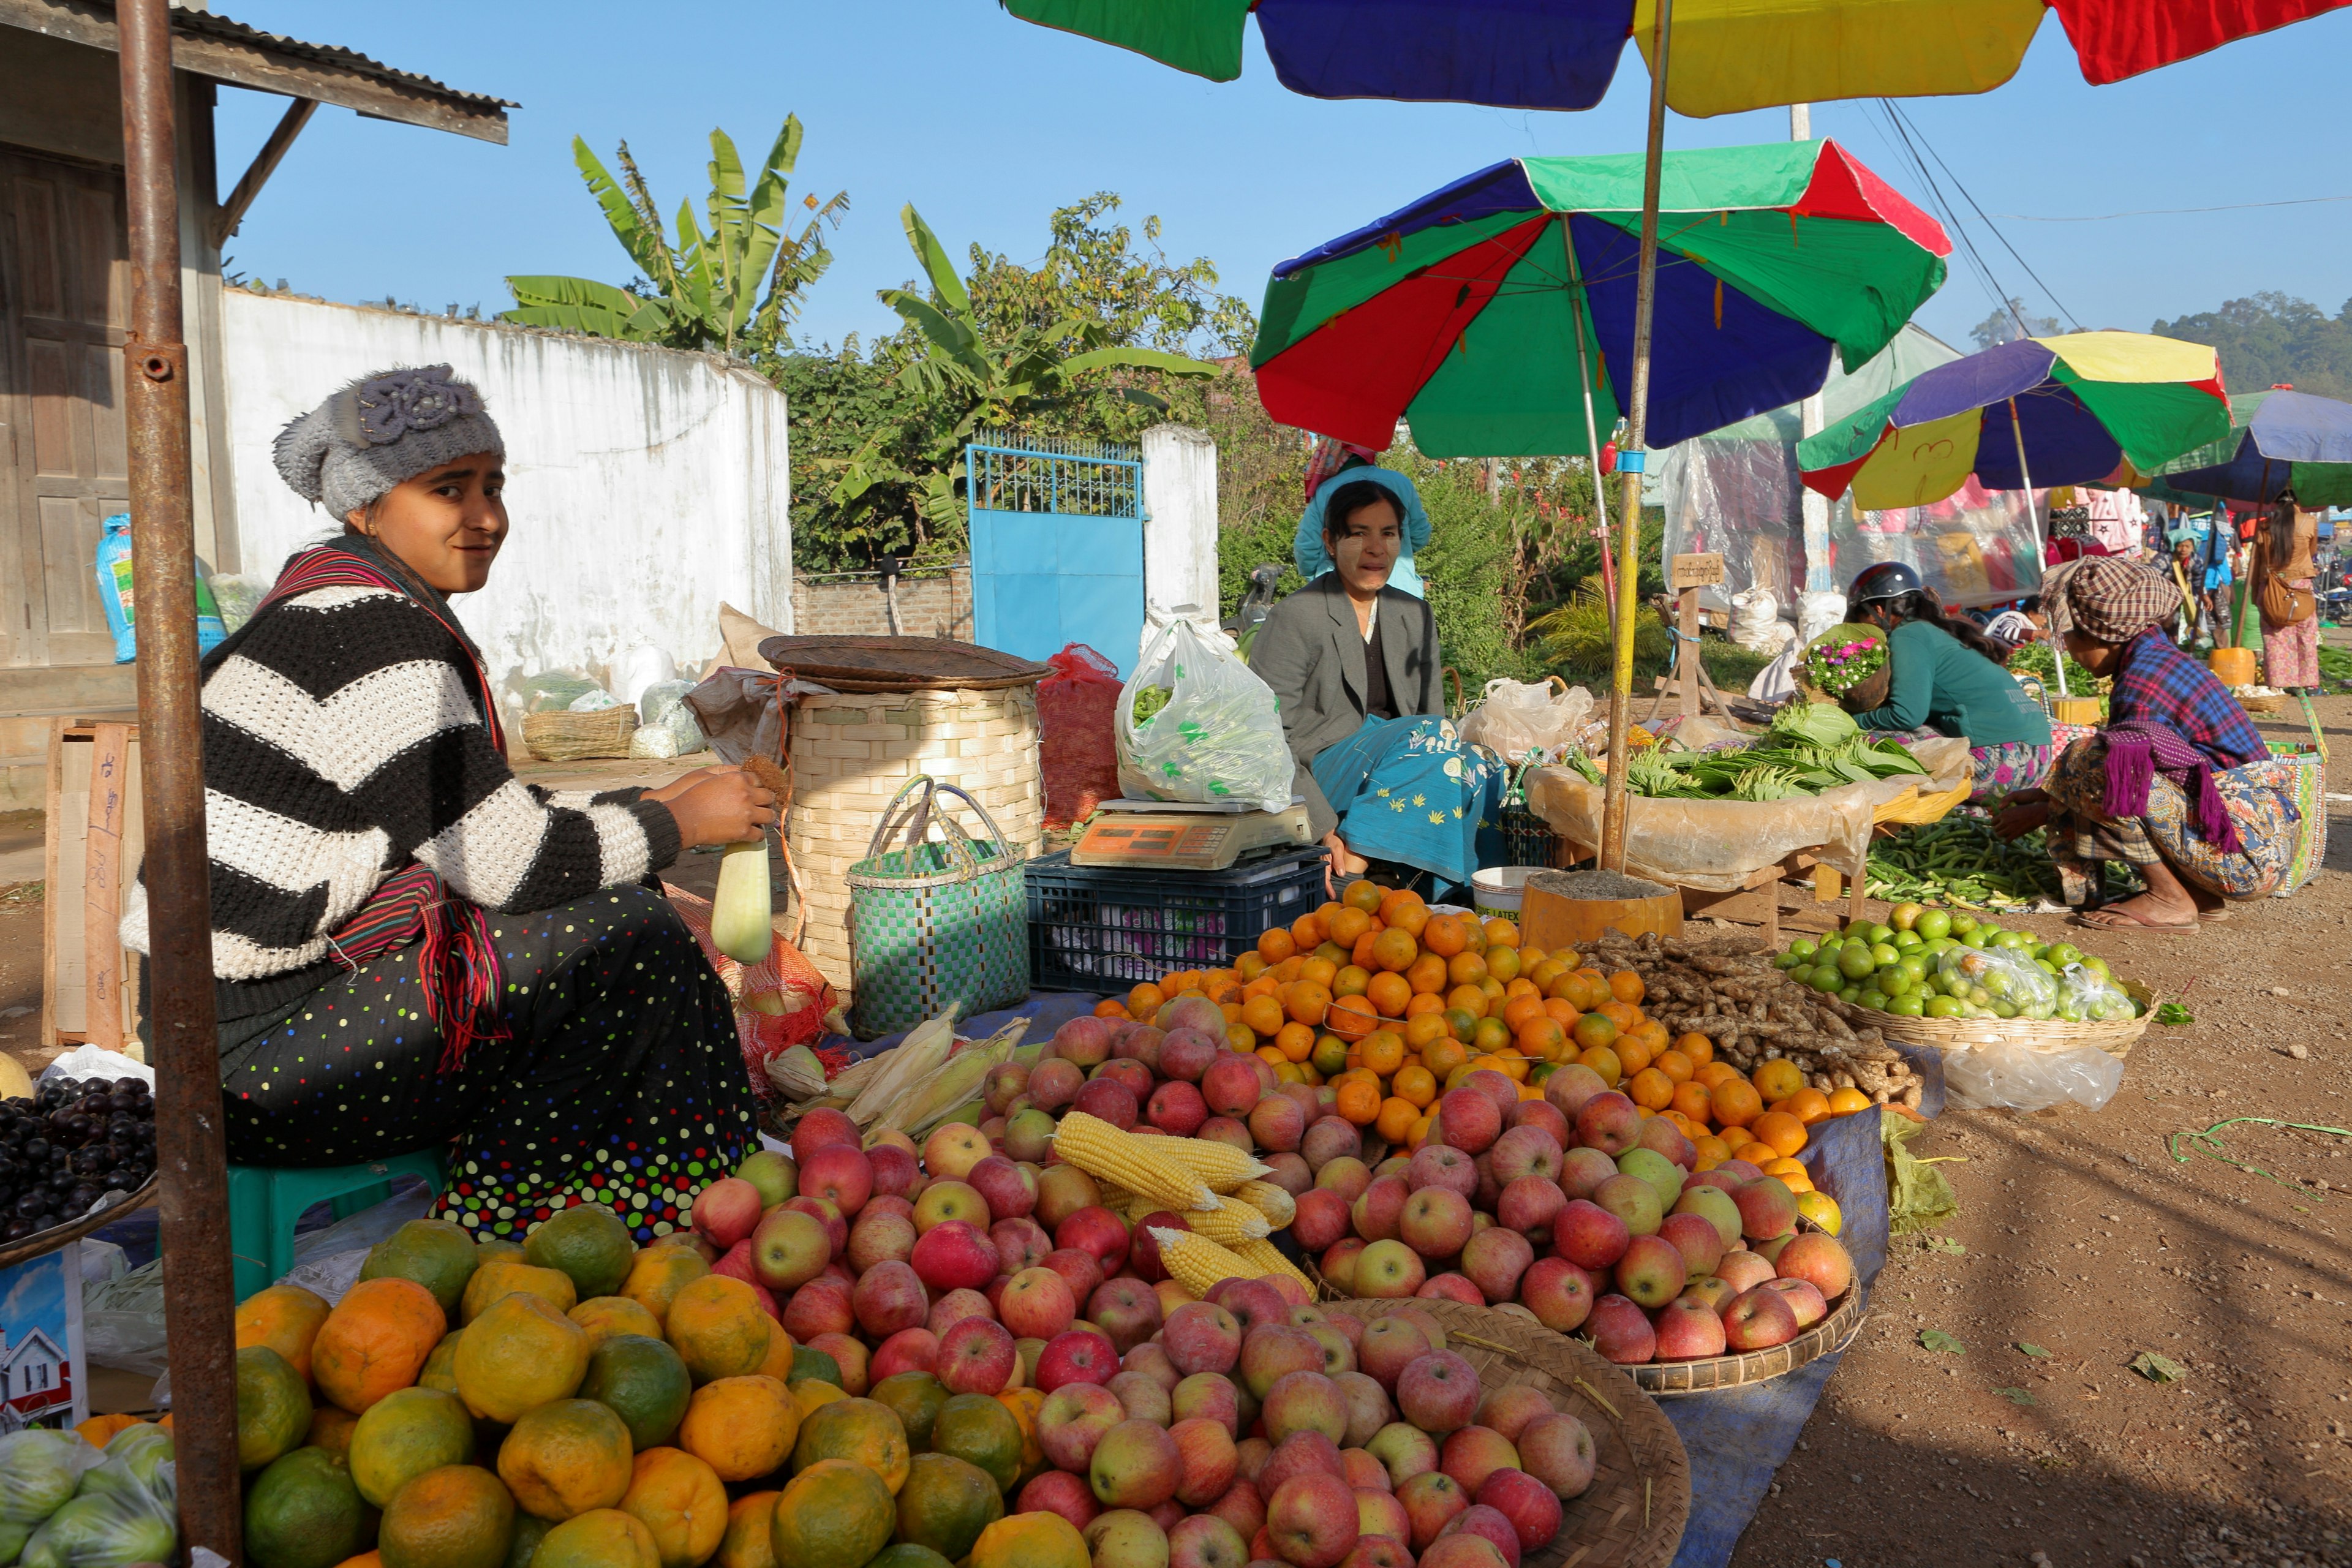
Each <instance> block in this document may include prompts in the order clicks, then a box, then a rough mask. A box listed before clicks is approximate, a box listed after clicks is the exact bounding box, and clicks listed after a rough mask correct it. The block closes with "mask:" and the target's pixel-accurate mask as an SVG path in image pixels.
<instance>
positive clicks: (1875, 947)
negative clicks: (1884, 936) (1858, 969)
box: [1870, 942, 1903, 969]
mask: <svg viewBox="0 0 2352 1568" xmlns="http://www.w3.org/2000/svg"><path fill="white" fill-rule="evenodd" d="M1902 956H1903V953H1902V952H1901V950H1899V949H1898V948H1896V947H1895V944H1894V943H1893V942H1872V943H1871V944H1870V961H1871V962H1872V963H1874V964H1876V965H1878V967H1879V968H1881V969H1884V968H1885V967H1886V966H1887V965H1888V964H1890V963H1894V962H1895V960H1896V959H1898V958H1901V957H1902Z"/></svg>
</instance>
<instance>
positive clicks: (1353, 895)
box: [1339, 877, 1386, 914]
mask: <svg viewBox="0 0 2352 1568" xmlns="http://www.w3.org/2000/svg"><path fill="white" fill-rule="evenodd" d="M1385 892H1386V889H1383V888H1382V887H1381V885H1380V884H1379V883H1378V882H1372V881H1367V880H1366V879H1363V878H1361V877H1359V878H1357V879H1355V880H1354V881H1352V882H1350V883H1349V884H1348V885H1347V886H1346V887H1344V888H1342V889H1339V901H1340V902H1341V903H1343V904H1345V905H1347V906H1348V907H1349V909H1351V910H1363V911H1364V912H1365V913H1366V914H1376V913H1378V912H1379V910H1380V907H1381V898H1382V896H1383V895H1384V894H1385Z"/></svg>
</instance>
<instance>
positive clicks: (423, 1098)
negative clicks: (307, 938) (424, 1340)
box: [222, 887, 753, 1242]
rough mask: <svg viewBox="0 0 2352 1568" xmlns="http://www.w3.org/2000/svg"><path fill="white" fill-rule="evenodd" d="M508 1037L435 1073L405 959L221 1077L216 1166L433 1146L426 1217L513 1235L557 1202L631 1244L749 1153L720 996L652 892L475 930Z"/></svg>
mask: <svg viewBox="0 0 2352 1568" xmlns="http://www.w3.org/2000/svg"><path fill="white" fill-rule="evenodd" d="M489 930H490V934H491V939H492V941H493V942H494V943H495V945H496V947H497V949H498V953H499V964H500V966H501V971H502V973H501V984H502V985H503V987H504V1002H503V1004H502V1005H501V1007H500V1010H499V1011H500V1016H501V1017H502V1019H503V1021H504V1022H505V1024H506V1026H507V1030H508V1034H509V1037H508V1038H506V1039H503V1040H497V1039H481V1038H477V1039H476V1040H475V1041H474V1042H473V1044H472V1045H471V1046H469V1047H467V1053H466V1059H465V1063H464V1065H463V1066H462V1067H461V1068H457V1069H456V1070H453V1071H449V1072H443V1071H442V1070H441V1068H440V1063H441V1058H442V1054H443V1041H442V1038H441V1034H440V1031H439V1030H438V1029H436V1027H435V1026H434V1025H433V1023H432V1021H431V1019H429V1018H428V1017H427V1016H425V1001H424V991H423V985H422V982H421V980H420V978H419V974H418V967H417V948H416V947H415V946H410V947H405V948H402V949H399V950H397V951H395V952H389V953H386V954H384V955H383V957H382V958H380V959H378V960H376V961H375V962H374V963H370V964H368V965H366V966H365V967H363V968H362V969H359V970H357V971H355V972H353V973H351V974H348V975H343V976H341V977H339V978H337V979H336V980H334V981H333V982H331V983H330V984H326V985H323V986H321V987H320V989H318V990H317V991H315V992H313V993H311V994H310V996H308V997H307V998H305V999H304V1001H303V1002H302V1004H301V1005H299V1006H298V1007H296V1008H295V1009H294V1011H293V1012H292V1014H291V1015H290V1016H288V1017H286V1018H285V1019H284V1020H283V1021H281V1022H279V1023H278V1024H277V1025H275V1026H273V1027H272V1028H271V1029H270V1031H269V1033H268V1036H267V1037H266V1038H264V1039H262V1040H260V1041H258V1042H257V1043H256V1044H255V1045H254V1046H253V1047H250V1048H248V1049H247V1050H245V1051H242V1052H240V1053H238V1056H237V1058H236V1063H235V1065H234V1066H233V1067H231V1068H229V1069H228V1070H227V1071H226V1072H225V1074H224V1075H223V1076H224V1080H225V1081H224V1082H223V1085H222V1089H223V1093H224V1096H225V1098H226V1111H227V1132H228V1152H229V1158H230V1159H231V1160H234V1161H236V1162H237V1163H240V1164H253V1165H313V1166H315V1165H342V1164H352V1163H357V1162H359V1161H362V1160H371V1159H381V1158H383V1156H385V1155H387V1154H396V1153H407V1152H413V1151H415V1150H419V1149H426V1148H438V1149H440V1150H441V1151H442V1152H444V1153H445V1155H446V1158H447V1160H448V1165H449V1183H448V1189H447V1191H446V1192H445V1193H443V1194H442V1195H441V1199H440V1204H439V1209H438V1212H439V1213H440V1214H442V1215H444V1216H446V1217H447V1218H450V1219H453V1220H456V1221H457V1223H459V1224H460V1225H463V1226H467V1228H469V1229H471V1230H474V1231H476V1232H478V1234H480V1235H484V1236H495V1237H506V1236H511V1237H520V1236H521V1235H522V1234H523V1233H524V1232H526V1231H528V1230H530V1228H531V1226H534V1225H536V1224H537V1223H538V1222H539V1221H541V1220H542V1219H545V1218H546V1217H547V1216H548V1215H551V1214H553V1213H554V1212H555V1211H556V1210H558V1209H562V1208H566V1207H569V1206H570V1205H573V1204H581V1203H601V1204H605V1205H610V1206H611V1207H612V1208H613V1209H614V1211H615V1212H616V1213H618V1214H619V1215H621V1216H622V1218H624V1219H625V1220H626V1221H627V1222H628V1223H629V1226H630V1227H631V1228H632V1230H634V1231H635V1234H636V1237H637V1239H638V1240H639V1241H640V1242H645V1241H649V1240H651V1239H652V1238H653V1237H657V1236H665V1235H667V1234H668V1233H669V1232H671V1231H673V1230H679V1229H683V1228H684V1227H685V1226H686V1225H687V1224H688V1209H689V1208H690V1207H691V1206H692V1205H693V1202H694V1196H695V1194H697V1193H698V1192H699V1191H701V1190H702V1188H703V1187H704V1186H705V1185H707V1184H709V1182H711V1181H714V1180H716V1179H717V1178H718V1177H719V1176H722V1175H724V1174H726V1173H728V1172H729V1171H730V1170H731V1169H732V1168H733V1167H734V1166H735V1165H736V1164H737V1163H739V1162H740V1160H741V1159H742V1158H743V1155H744V1153H745V1152H746V1151H747V1148H748V1147H749V1146H750V1145H751V1142H752V1141H753V1121H752V1117H753V1100H752V1097H751V1084H750V1082H749V1080H748V1079H746V1078H745V1076H744V1068H743V1056H742V1052H741V1049H740V1047H739V1046H738V1044H737V1040H736V1032H735V1022H734V1014H733V1011H732V1009H731V1007H730V1004H729V1001H728V996H727V992H726V988H725V987H724V986H722V985H721V984H719V977H718V976H717V975H716V974H714V973H711V970H710V965H709V963H708V962H707V961H706V960H705V959H704V957H703V955H702V949H701V948H700V946H699V945H698V944H697V943H696V942H695V940H694V935H693V933H692V932H690V931H688V930H687V928H686V923H685V922H684V921H681V920H680V919H679V918H678V916H677V911H676V910H673V909H671V908H670V905H669V902H668V900H666V899H664V898H662V897H661V895H659V894H658V893H655V892H652V891H649V890H647V889H643V888H638V887H623V888H608V889H604V890H603V891H600V892H596V893H593V894H591V895H589V896H588V897H586V898H583V899H579V900H574V901H573V902H572V903H568V904H562V905H559V906H558V907H556V908H554V909H551V910H538V911H536V912H535V913H531V914H527V915H500V914H492V915H491V916H490V917H489Z"/></svg>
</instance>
